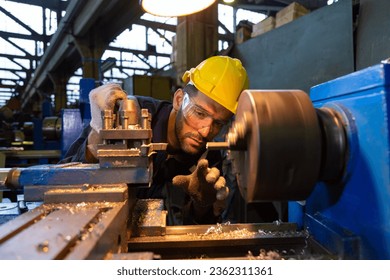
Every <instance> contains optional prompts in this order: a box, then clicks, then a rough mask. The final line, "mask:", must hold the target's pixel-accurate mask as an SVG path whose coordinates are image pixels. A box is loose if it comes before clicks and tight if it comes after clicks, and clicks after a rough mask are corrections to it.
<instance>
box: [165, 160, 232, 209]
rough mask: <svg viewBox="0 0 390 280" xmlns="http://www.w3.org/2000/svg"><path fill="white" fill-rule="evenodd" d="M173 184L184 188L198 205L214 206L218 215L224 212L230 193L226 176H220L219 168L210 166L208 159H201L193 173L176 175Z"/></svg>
mask: <svg viewBox="0 0 390 280" xmlns="http://www.w3.org/2000/svg"><path fill="white" fill-rule="evenodd" d="M172 184H173V185H174V186H178V187H182V188H184V190H185V191H186V192H187V193H188V194H189V195H190V196H191V197H192V199H193V201H194V203H195V204H196V205H197V206H200V207H209V206H213V209H214V215H216V216H217V215H220V214H221V213H222V211H223V208H224V203H225V199H226V198H227V196H228V194H229V188H228V187H226V181H225V178H224V177H223V176H220V171H219V170H218V169H217V168H215V167H212V168H209V163H208V161H207V159H201V160H199V162H198V165H197V167H196V169H195V171H194V172H193V173H192V174H190V175H178V176H176V177H174V178H173V180H172Z"/></svg>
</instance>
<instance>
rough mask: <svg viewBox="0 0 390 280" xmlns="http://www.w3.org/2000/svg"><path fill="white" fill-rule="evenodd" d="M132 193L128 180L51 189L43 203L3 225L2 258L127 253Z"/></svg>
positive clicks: (92, 256) (0, 238)
mask: <svg viewBox="0 0 390 280" xmlns="http://www.w3.org/2000/svg"><path fill="white" fill-rule="evenodd" d="M128 193H129V191H128V187H127V185H126V184H120V185H103V186H90V185H87V184H85V185H83V186H80V187H79V188H76V186H70V187H69V186H68V188H66V187H64V186H63V189H49V190H48V194H47V195H46V197H45V198H46V201H45V203H44V204H43V205H41V206H38V207H36V208H34V209H32V210H31V211H28V212H26V213H25V214H22V215H20V216H18V217H16V218H15V219H14V220H12V221H10V222H8V223H6V224H4V225H2V226H1V227H0V259H104V258H107V257H108V255H109V254H116V253H124V252H127V246H126V245H127V243H126V240H127V235H128V232H127V224H128V218H129V209H130V208H131V207H133V206H132V205H133V204H134V198H135V196H134V192H133V191H131V195H130V197H129V194H128ZM48 201H50V202H56V203H48Z"/></svg>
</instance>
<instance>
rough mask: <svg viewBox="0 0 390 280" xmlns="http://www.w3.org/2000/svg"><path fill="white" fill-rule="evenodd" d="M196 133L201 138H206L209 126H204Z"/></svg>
mask: <svg viewBox="0 0 390 280" xmlns="http://www.w3.org/2000/svg"><path fill="white" fill-rule="evenodd" d="M198 132H199V134H200V135H201V136H202V137H203V138H207V136H209V134H210V132H211V126H204V127H202V128H200V129H198Z"/></svg>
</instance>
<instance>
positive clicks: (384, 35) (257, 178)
mask: <svg viewBox="0 0 390 280" xmlns="http://www.w3.org/2000/svg"><path fill="white" fill-rule="evenodd" d="M139 2H140V1H139V0H84V1H81V0H69V1H62V0H51V1H37V0H25V1H16V0H15V1H13V0H7V1H5V0H0V64H1V65H0V121H1V123H0V186H1V190H0V223H1V225H0V258H1V259H15V258H21V259H24V258H25V259H102V258H104V259H110V258H111V259H112V258H114V259H115V258H116V259H140V258H145V259H156V258H163V259H164V258H170V259H173V258H200V257H201V256H203V257H206V258H207V257H209V258H248V257H250V258H260V257H262V258H263V257H264V258H267V257H270V255H267V254H266V253H264V252H267V251H268V252H270V251H271V252H273V253H275V252H276V253H277V254H278V256H281V257H282V258H286V259H288V258H293V259H297V258H298V259H299V258H302V259H306V258H309V259H322V258H325V259H390V170H389V162H390V158H389V156H390V153H389V145H390V143H389V115H388V110H389V98H388V96H389V95H388V92H389V85H390V76H389V75H390V72H389V71H390V66H389V63H390V60H389V58H390V47H389V46H390V29H389V28H388V26H389V25H390V17H389V12H388V11H390V1H388V0H338V1H336V0H335V1H331V0H296V1H293V0H236V1H233V2H232V3H225V2H224V1H217V2H215V3H214V4H212V5H211V6H210V7H209V8H207V9H206V10H203V11H201V12H198V13H196V14H192V15H188V16H182V17H177V18H176V17H169V18H168V17H158V16H154V15H151V14H147V13H145V12H144V11H143V9H142V7H141V5H140V3H139ZM26 11H28V12H27V13H26ZM217 54H219V55H229V56H232V57H237V58H239V59H240V60H241V61H242V63H243V65H244V67H245V68H246V70H247V72H248V76H249V80H250V89H249V90H247V91H246V92H245V94H243V97H242V101H241V103H240V105H239V109H238V112H237V119H236V124H235V125H236V126H234V124H233V127H234V128H235V127H238V126H239V125H244V126H245V127H246V128H248V130H247V131H250V133H251V136H250V137H247V136H242V138H243V141H244V142H246V147H245V149H244V150H240V149H241V148H237V147H234V145H232V146H230V147H229V148H230V149H231V150H232V157H233V161H235V162H236V166H233V167H235V168H236V172H237V169H238V172H237V173H236V175H237V180H238V185H237V188H239V190H238V189H236V196H235V197H234V204H233V205H234V207H236V209H239V210H240V211H239V212H238V214H237V213H236V214H235V216H234V217H230V218H232V221H233V223H231V224H224V225H218V226H216V227H217V229H215V227H214V231H213V232H212V233H211V234H209V233H210V231H208V229H209V230H210V228H208V227H205V226H200V225H197V226H188V227H168V226H165V225H164V224H163V223H161V221H159V222H158V223H157V225H156V224H153V225H150V224H143V226H141V225H140V224H138V227H137V228H136V229H134V228H133V229H132V230H131V231H130V230H129V226H128V225H127V221H128V218H129V215H130V216H131V215H132V214H129V211H128V208H130V209H133V208H132V207H131V206H129V205H131V199H128V197H131V190H130V189H131V188H130V189H129V190H127V187H126V186H124V185H123V184H126V183H131V184H134V183H137V184H138V183H139V184H142V185H145V184H147V181H148V177H147V175H148V174H147V173H146V172H145V174H144V173H142V172H144V171H145V170H147V169H148V168H149V166H147V165H146V166H144V165H143V164H144V161H143V160H144V159H142V161H141V159H140V166H139V167H137V169H136V170H131V172H130V173H129V174H130V175H125V174H124V173H118V175H117V181H118V182H112V183H115V184H118V186H117V189H116V190H103V191H102V193H103V195H101V196H100V195H99V194H98V193H94V194H86V195H85V196H84V197H90V199H91V200H88V201H89V202H91V201H92V200H93V199H96V198H97V199H98V200H99V199H102V197H104V198H106V197H109V201H111V203H112V205H111V206H110V207H111V208H110V207H108V206H98V210H96V209H90V208H88V207H87V208H86V209H84V210H85V211H80V212H81V213H82V215H81V217H80V218H79V219H76V220H77V222H74V221H75V217H74V216H73V217H72V216H68V215H66V214H64V213H58V212H59V211H56V210H57V209H59V206H58V205H60V204H61V203H64V202H69V203H82V202H83V200H80V201H78V199H80V198H77V197H78V196H77V194H74V195H69V196H68V197H67V198H64V195H63V194H62V195H61V194H54V193H53V192H51V191H53V190H55V189H60V188H64V187H63V186H65V185H72V188H76V186H78V187H79V188H80V190H81V191H84V189H85V186H84V187H83V186H81V187H80V186H79V185H80V184H81V185H83V184H94V183H96V184H100V183H101V184H107V183H108V182H106V181H105V180H106V179H105V178H107V174H106V173H103V172H102V173H99V172H100V171H99V172H98V173H93V176H95V175H96V176H95V177H93V176H90V177H88V176H87V177H86V178H88V179H87V180H86V181H85V182H79V181H78V180H79V179H80V178H85V177H83V176H84V173H83V171H85V170H82V171H80V169H77V168H74V169H71V170H70V171H68V170H67V171H66V172H64V171H63V170H61V169H54V170H53V169H50V168H51V167H47V166H50V165H51V164H55V163H57V162H58V161H59V160H60V159H61V158H62V157H63V156H64V154H65V152H66V151H67V149H68V148H69V146H70V145H71V143H72V142H73V141H74V140H75V139H76V138H77V136H78V135H79V134H80V132H81V130H82V128H83V126H85V125H86V124H88V123H89V120H90V109H89V100H88V94H89V92H90V90H91V89H93V88H95V87H96V86H98V85H100V84H102V83H106V82H117V83H119V84H121V85H122V87H123V89H124V90H125V91H126V92H127V93H128V95H144V96H152V97H155V98H158V99H166V100H170V99H171V96H172V93H173V92H174V91H175V89H176V88H178V87H180V86H182V84H181V80H180V77H181V76H182V74H183V73H184V72H185V71H186V70H188V69H190V68H191V67H195V66H196V65H197V64H198V63H200V62H201V61H202V60H204V59H205V58H207V57H210V56H212V55H217ZM302 91H303V92H304V93H306V94H304V95H302ZM264 110H266V111H267V113H268V114H265V113H264ZM247 112H250V114H251V116H252V117H251V118H253V120H254V121H253V123H249V122H247V120H246V114H247ZM270 116H273V118H271V117H270ZM268 117H269V118H268ZM142 128H143V129H144V130H148V129H149V128H148V126H147V125H143V126H142ZM297 131H298V132H299V133H298V132H297ZM295 132H297V133H295ZM302 135H303V136H302ZM236 136H237V135H236ZM107 137H112V136H107ZM238 137H241V135H238ZM302 137H303V138H302ZM302 139H304V140H305V141H301V140H302ZM155 148H156V149H158V147H157V145H156V146H155ZM237 163H238V164H237ZM233 165H234V162H233ZM291 166H293V167H294V168H291ZM46 168H48V169H46ZM89 168H90V167H86V168H85V169H88V170H89ZM15 170H16V171H15ZM47 170H49V171H47ZM88 170H87V171H88ZM95 171H96V170H93V172H95ZM43 172H45V173H43ZM67 172H69V173H67ZM137 172H140V173H142V174H143V175H142V176H143V177H138V176H140V175H137V174H139V173H137ZM313 174H314V175H313ZM11 175H12V176H11ZM11 177H12V178H11ZM109 177H110V178H112V177H113V176H112V175H111V174H109ZM37 178H38V179H37ZM280 178H282V179H280ZM279 179H280V180H279ZM15 180H16V181H18V182H17V184H16V185H18V186H17V187H16V188H15V189H12V188H11V189H10V187H9V186H8V185H7V184H6V183H7V182H6V181H8V182H9V181H15ZM80 180H81V179H80ZM99 180H101V181H99ZM121 180H122V181H121ZM103 181H104V182H103ZM233 181H234V182H235V179H233ZM287 181H288V182H287ZM53 185H54V186H55V187H54V188H50V190H49V191H48V192H47V193H45V192H46V189H45V187H46V186H53ZM43 186H44V187H43ZM59 186H61V187H59ZM286 186H287V187H288V188H286ZM89 191H91V192H92V190H88V192H89ZM128 192H129V193H128ZM63 199H64V200H63ZM67 199H70V200H69V201H67ZM110 199H111V200H110ZM42 201H43V202H44V203H43V204H42ZM270 202H271V204H270ZM56 204H57V205H56ZM156 204H158V203H156V202H155V201H153V202H150V204H149V207H151V208H152V209H155V210H156V211H159V212H158V215H159V216H163V215H164V214H163V212H162V210H161V205H156ZM45 205H46V208H44V207H43V208H42V206H45ZM53 205H54V206H53ZM270 205H272V207H270ZM80 207H83V205H82V206H80ZM137 207H138V208H137ZM49 208H50V210H48V209H49ZM107 209H111V210H107ZM142 211H145V205H138V206H136V207H135V208H134V213H139V212H142ZM265 211H276V213H275V215H276V217H277V219H276V220H275V221H273V222H272V221H263V220H261V218H260V217H261V216H262V215H261V214H262V213H264V212H265ZM71 212H72V211H71ZM76 212H79V211H76ZM112 212H115V214H112ZM97 213H100V214H97ZM102 213H104V215H103V214H102ZM110 213H111V214H110ZM134 213H133V214H134ZM72 214H73V212H72ZM154 214H155V213H154ZM50 215H53V216H52V217H53V219H58V218H60V219H63V221H62V223H61V224H60V225H57V224H56V225H53V224H50V223H48V221H47V220H48V219H46V221H45V219H44V218H42V217H46V216H50ZM86 215H87V216H88V217H86ZM99 215H103V216H99ZM155 215H156V214H155ZM98 216H99V217H100V218H99V219H97V218H96V217H98ZM38 217H40V218H38ZM97 220H98V221H97ZM99 221H100V223H102V225H101V227H98V225H100V224H99ZM40 223H41V224H40ZM67 223H69V224H72V226H71V227H70V229H67V227H66V226H65V224H67ZM52 227H56V230H55V231H54V232H51V231H49V230H47V228H52ZM102 228H104V229H105V230H103V229H102ZM43 229H45V230H43ZM88 229H91V230H90V231H89V230H88ZM66 230H70V232H69V233H68V234H63V239H62V241H61V242H62V243H61V244H60V245H58V244H57V243H58V235H59V234H62V232H64V231H66ZM88 232H95V233H96V232H97V233H96V235H95V236H90V235H88ZM205 232H207V234H205ZM221 232H222V233H224V234H220V236H217V233H221ZM229 232H230V234H229ZM248 232H249V233H248ZM253 232H254V233H253ZM196 235H200V236H201V237H199V238H196ZM29 236H32V237H35V238H28V237H29ZM55 236H57V237H55ZM113 236H114V237H113ZM85 240H87V241H86V242H85ZM83 241H84V242H83ZM227 241H228V242H227ZM20 242H22V243H23V244H24V245H26V246H21V245H20ZM55 242H57V243H56V245H55V246H53V243H55ZM86 243H88V244H86ZM49 244H50V246H49ZM15 246H18V248H23V251H22V250H21V249H20V250H19V249H18V250H16V251H15ZM49 247H50V249H49ZM37 248H38V249H37ZM178 249H180V250H178ZM259 250H260V252H261V253H260V254H259ZM248 252H251V253H250V254H249V255H250V256H248ZM271 255H272V254H271ZM272 256H274V255H272ZM270 258H271V257H270Z"/></svg>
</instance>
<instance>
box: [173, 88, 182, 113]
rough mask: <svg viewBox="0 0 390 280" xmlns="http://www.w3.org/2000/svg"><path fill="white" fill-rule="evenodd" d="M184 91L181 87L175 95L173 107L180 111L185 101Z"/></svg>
mask: <svg viewBox="0 0 390 280" xmlns="http://www.w3.org/2000/svg"><path fill="white" fill-rule="evenodd" d="M183 97H184V91H183V90H182V89H181V88H179V89H178V90H177V91H176V92H175V94H174V95H173V109H174V110H175V111H179V109H180V106H181V103H182V102H183Z"/></svg>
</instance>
